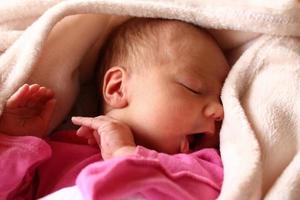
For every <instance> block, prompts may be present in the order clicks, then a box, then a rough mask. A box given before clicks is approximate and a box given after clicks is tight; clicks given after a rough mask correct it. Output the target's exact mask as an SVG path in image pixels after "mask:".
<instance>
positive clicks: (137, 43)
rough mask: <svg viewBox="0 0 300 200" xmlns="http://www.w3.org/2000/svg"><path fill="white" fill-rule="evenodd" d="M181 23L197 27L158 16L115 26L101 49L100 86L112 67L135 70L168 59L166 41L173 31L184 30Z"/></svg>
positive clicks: (136, 19)
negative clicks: (158, 17)
mask: <svg viewBox="0 0 300 200" xmlns="http://www.w3.org/2000/svg"><path fill="white" fill-rule="evenodd" d="M182 26H185V27H186V28H188V29H191V28H195V27H196V26H194V25H191V24H188V23H183V22H180V21H178V20H168V19H157V18H132V19H130V20H128V21H127V22H125V23H124V24H121V25H120V26H118V27H116V28H115V29H114V30H113V31H112V33H111V34H110V35H109V36H108V38H107V40H106V42H105V43H104V45H103V47H102V49H101V50H100V55H99V61H98V69H99V73H97V74H98V76H99V77H98V78H97V79H98V81H100V84H99V85H102V83H101V81H102V79H103V76H104V74H105V72H106V71H107V70H108V69H109V68H111V67H113V66H122V67H125V68H126V69H127V70H129V71H132V70H139V69H144V68H145V67H148V66H149V65H152V64H154V63H155V64H158V65H159V64H162V63H164V62H167V61H166V59H167V57H168V56H166V54H168V52H167V49H166V48H165V47H166V45H165V44H166V43H168V42H170V38H171V35H172V34H174V32H177V34H178V32H181V31H182ZM197 28H199V27H197ZM170 29H171V31H170ZM182 37H184V35H183V34H182ZM98 83H99V82H98Z"/></svg>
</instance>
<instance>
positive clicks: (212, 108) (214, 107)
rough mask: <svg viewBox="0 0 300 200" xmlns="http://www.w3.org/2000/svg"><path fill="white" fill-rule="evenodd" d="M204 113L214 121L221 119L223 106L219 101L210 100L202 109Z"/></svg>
mask: <svg viewBox="0 0 300 200" xmlns="http://www.w3.org/2000/svg"><path fill="white" fill-rule="evenodd" d="M204 115H205V116H206V117H208V118H212V119H213V120H215V121H221V120H223V117H224V110H223V106H222V105H221V103H220V102H210V103H209V104H208V105H207V106H206V107H205V110H204Z"/></svg>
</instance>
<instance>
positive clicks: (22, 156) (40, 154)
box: [0, 134, 51, 200]
mask: <svg viewBox="0 0 300 200" xmlns="http://www.w3.org/2000/svg"><path fill="white" fill-rule="evenodd" d="M50 156H51V149H50V147H49V145H48V144H47V143H46V142H44V141H43V140H40V139H39V138H36V137H31V136H26V137H13V136H6V135H2V134H0V199H6V200H16V199H32V198H33V197H32V195H33V192H34V188H33V185H32V182H33V179H34V177H35V171H36V169H37V167H38V166H39V165H40V164H41V163H42V162H43V161H45V160H47V159H48V158H49V157H50Z"/></svg>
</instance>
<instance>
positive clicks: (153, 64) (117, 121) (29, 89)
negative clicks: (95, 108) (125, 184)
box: [0, 18, 229, 159]
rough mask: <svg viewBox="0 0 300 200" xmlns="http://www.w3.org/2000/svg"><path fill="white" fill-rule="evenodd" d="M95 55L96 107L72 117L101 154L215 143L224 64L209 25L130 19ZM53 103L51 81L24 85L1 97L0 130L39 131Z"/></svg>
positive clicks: (173, 150)
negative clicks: (98, 110) (92, 114)
mask: <svg viewBox="0 0 300 200" xmlns="http://www.w3.org/2000/svg"><path fill="white" fill-rule="evenodd" d="M101 55H102V56H101V59H100V63H99V72H98V85H99V89H98V91H97V92H98V93H99V96H100V97H101V105H102V107H101V115H100V116H98V117H93V118H90V117H73V118H72V121H73V123H74V124H76V125H79V126H81V127H80V128H79V129H78V130H77V135H79V136H81V137H85V138H87V139H88V140H89V143H90V144H92V143H94V142H97V143H98V145H99V147H100V149H101V154H102V157H103V158H104V159H110V158H112V157H118V156H123V155H130V154H133V153H134V151H135V148H136V146H137V145H141V146H144V147H146V148H149V149H154V150H156V151H159V152H164V153H168V154H175V153H189V152H191V151H194V150H196V149H200V148H205V147H217V146H218V143H219V140H218V132H219V125H220V122H221V120H222V119H223V108H222V104H221V102H220V93H221V88H222V84H223V82H224V79H225V77H226V75H227V73H228V71H229V66H228V64H227V62H226V59H225V58H224V56H223V54H222V51H221V50H220V49H219V47H218V45H217V44H216V43H215V41H214V40H213V38H212V37H211V36H210V35H209V34H208V33H206V32H205V31H204V30H201V29H199V28H198V27H196V26H193V25H191V24H188V23H184V22H180V21H176V20H161V19H144V18H136V19H131V20H129V21H127V22H126V23H125V24H123V25H122V26H120V27H118V28H117V29H115V31H114V32H113V33H112V34H111V36H110V37H109V40H108V41H107V43H106V44H105V45H104V48H103V49H102V52H101ZM54 107H55V95H54V93H53V92H52V91H51V89H49V88H45V87H41V86H39V85H37V84H34V85H27V84H26V85H23V86H22V87H21V88H19V90H18V91H16V93H15V94H14V95H12V96H11V97H10V99H9V100H8V101H7V104H6V108H5V109H4V112H3V114H2V116H1V118H0V132H1V133H6V134H10V135H34V136H43V135H44V134H45V133H44V132H45V130H47V126H48V123H49V119H50V118H51V116H52V113H53V110H54Z"/></svg>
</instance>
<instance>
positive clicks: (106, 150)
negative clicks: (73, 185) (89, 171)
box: [72, 115, 136, 160]
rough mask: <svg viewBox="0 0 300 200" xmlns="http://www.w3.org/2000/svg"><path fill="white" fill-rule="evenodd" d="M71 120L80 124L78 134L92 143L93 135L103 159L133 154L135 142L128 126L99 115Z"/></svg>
mask: <svg viewBox="0 0 300 200" xmlns="http://www.w3.org/2000/svg"><path fill="white" fill-rule="evenodd" d="M72 122H73V123H74V124H76V125H79V126H82V127H81V128H80V129H79V130H78V131H79V132H78V133H77V134H78V135H79V136H82V137H85V138H87V139H88V140H89V143H92V136H94V137H95V139H96V141H97V143H98V145H99V147H100V149H101V155H102V157H103V159H104V160H106V159H110V158H113V157H118V156H124V155H130V154H133V152H134V150H135V147H136V144H135V142H134V138H133V134H132V132H131V130H130V128H129V126H128V125H127V124H125V123H122V122H120V121H118V120H116V119H113V118H111V117H108V116H104V115H101V116H99V117H95V118H91V117H73V118H72Z"/></svg>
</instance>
